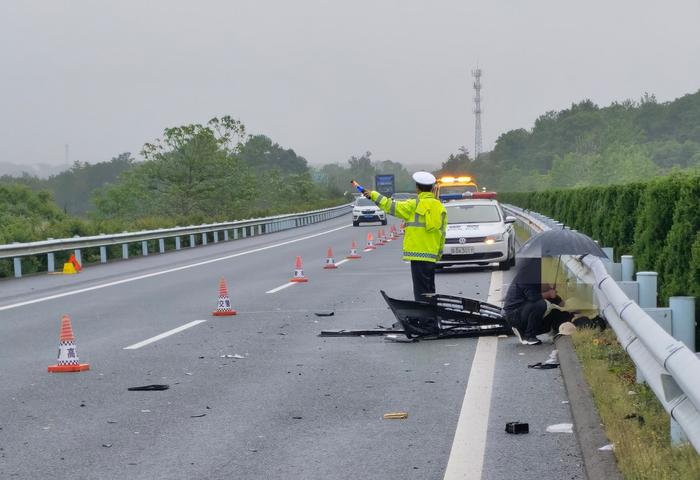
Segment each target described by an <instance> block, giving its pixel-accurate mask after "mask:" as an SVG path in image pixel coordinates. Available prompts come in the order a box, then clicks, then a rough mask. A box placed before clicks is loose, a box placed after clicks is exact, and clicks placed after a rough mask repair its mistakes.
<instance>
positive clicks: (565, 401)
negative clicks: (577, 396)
mask: <svg viewBox="0 0 700 480" xmlns="http://www.w3.org/2000/svg"><path fill="white" fill-rule="evenodd" d="M561 403H563V404H567V403H569V401H568V400H562V401H561Z"/></svg>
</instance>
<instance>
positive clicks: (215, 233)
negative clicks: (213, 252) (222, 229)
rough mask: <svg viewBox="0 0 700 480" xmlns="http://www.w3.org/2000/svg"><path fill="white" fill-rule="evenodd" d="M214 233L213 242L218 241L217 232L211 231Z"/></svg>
mask: <svg viewBox="0 0 700 480" xmlns="http://www.w3.org/2000/svg"><path fill="white" fill-rule="evenodd" d="M213 233H214V243H219V232H213Z"/></svg>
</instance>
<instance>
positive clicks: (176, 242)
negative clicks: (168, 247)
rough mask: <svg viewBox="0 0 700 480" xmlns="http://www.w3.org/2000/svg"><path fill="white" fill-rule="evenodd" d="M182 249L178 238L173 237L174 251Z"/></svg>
mask: <svg viewBox="0 0 700 480" xmlns="http://www.w3.org/2000/svg"><path fill="white" fill-rule="evenodd" d="M181 248H182V242H181V241H180V237H175V250H180V249H181Z"/></svg>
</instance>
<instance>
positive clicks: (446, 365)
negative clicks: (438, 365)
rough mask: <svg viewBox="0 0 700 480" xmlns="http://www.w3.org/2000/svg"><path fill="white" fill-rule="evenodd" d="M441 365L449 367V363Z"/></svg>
mask: <svg viewBox="0 0 700 480" xmlns="http://www.w3.org/2000/svg"><path fill="white" fill-rule="evenodd" d="M442 365H443V366H445V367H449V366H450V364H449V363H443V364H442Z"/></svg>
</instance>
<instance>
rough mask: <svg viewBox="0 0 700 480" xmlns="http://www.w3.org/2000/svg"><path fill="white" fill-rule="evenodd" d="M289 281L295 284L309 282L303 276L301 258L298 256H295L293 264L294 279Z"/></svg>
mask: <svg viewBox="0 0 700 480" xmlns="http://www.w3.org/2000/svg"><path fill="white" fill-rule="evenodd" d="M289 281H290V282H296V283H302V282H308V281H309V279H308V278H306V277H305V276H304V268H303V267H302V266H301V256H299V255H297V259H296V261H295V262H294V277H293V278H291V279H290V280H289Z"/></svg>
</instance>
